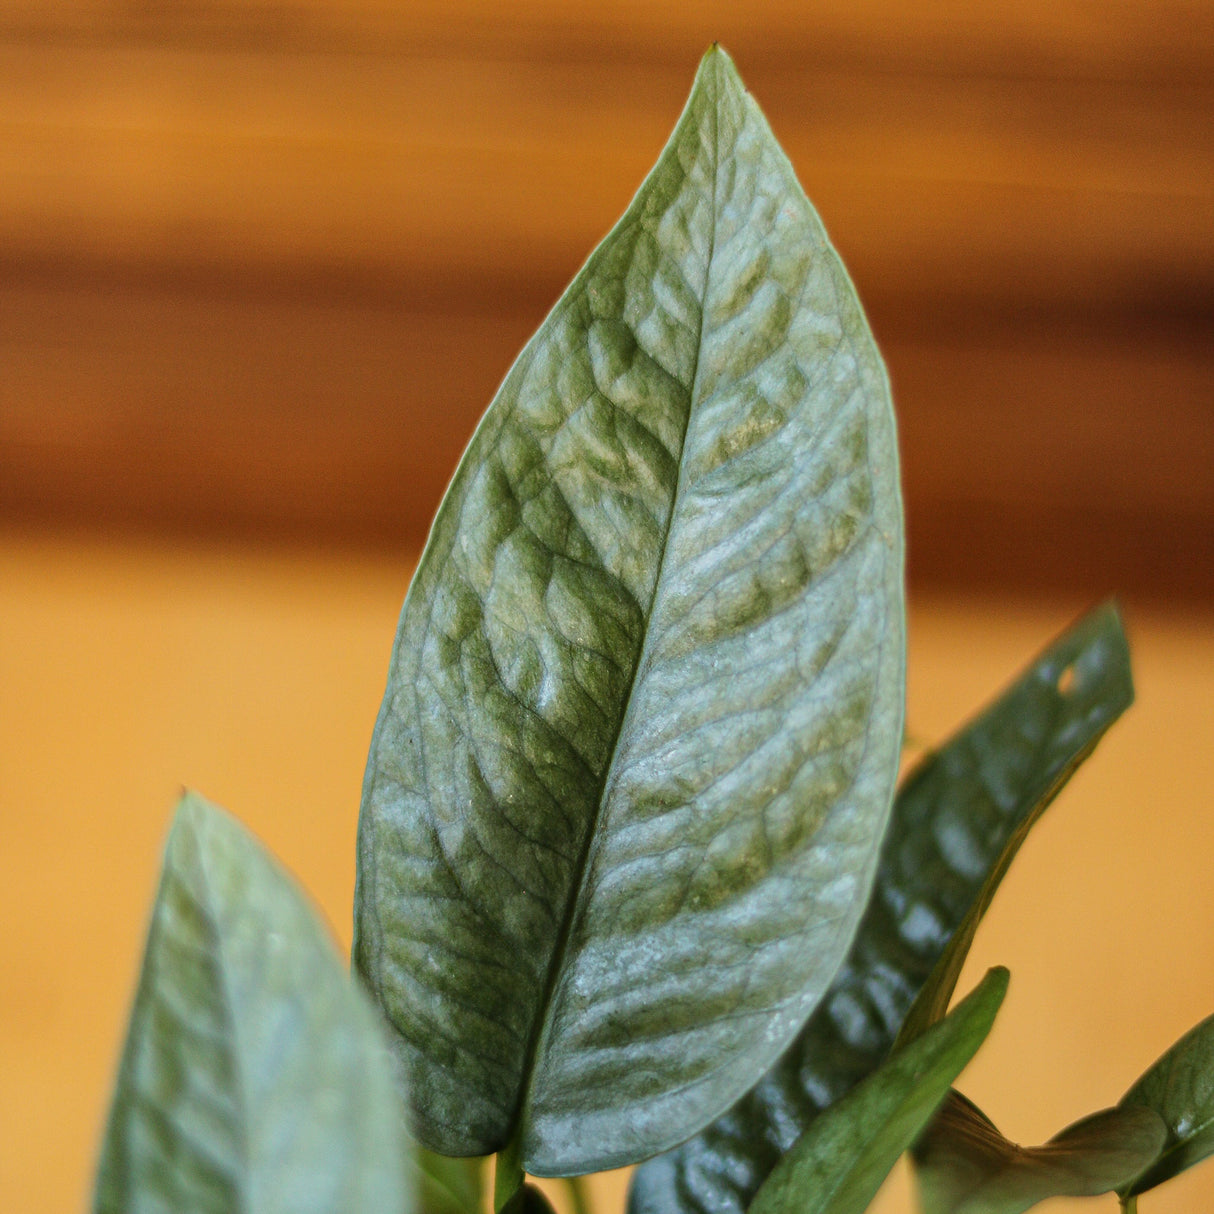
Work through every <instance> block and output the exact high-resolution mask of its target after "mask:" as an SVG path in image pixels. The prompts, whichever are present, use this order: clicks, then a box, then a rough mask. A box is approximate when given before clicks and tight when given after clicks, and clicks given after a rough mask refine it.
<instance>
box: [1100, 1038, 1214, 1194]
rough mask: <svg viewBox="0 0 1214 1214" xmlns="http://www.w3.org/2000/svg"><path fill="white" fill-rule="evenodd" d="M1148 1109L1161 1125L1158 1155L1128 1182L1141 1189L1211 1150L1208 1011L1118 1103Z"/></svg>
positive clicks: (1212, 1059) (1212, 1052)
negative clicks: (1163, 1140)
mask: <svg viewBox="0 0 1214 1214" xmlns="http://www.w3.org/2000/svg"><path fill="white" fill-rule="evenodd" d="M1133 1106H1142V1107H1145V1108H1148V1109H1152V1110H1154V1112H1156V1113H1157V1114H1158V1115H1159V1116H1160V1117H1161V1118H1162V1119H1163V1122H1164V1125H1165V1126H1166V1127H1167V1132H1168V1137H1167V1142H1166V1143H1165V1144H1164V1145H1163V1149H1162V1151H1161V1154H1160V1158H1159V1159H1158V1161H1156V1162H1155V1163H1154V1164H1153V1165H1152V1166H1151V1167H1150V1168H1149V1169H1148V1170H1146V1171H1145V1173H1144V1174H1143V1175H1141V1176H1139V1177H1137V1178H1135V1180H1134V1182H1133V1184H1132V1185H1130V1186H1129V1187H1128V1192H1130V1193H1145V1192H1146V1190H1147V1189H1153V1188H1154V1187H1155V1186H1156V1185H1158V1184H1162V1183H1163V1182H1164V1181H1165V1180H1170V1179H1171V1178H1172V1177H1173V1176H1176V1175H1179V1173H1181V1172H1183V1171H1185V1170H1186V1169H1188V1168H1191V1167H1192V1166H1193V1165H1194V1164H1195V1163H1200V1162H1201V1160H1203V1159H1206V1158H1207V1157H1208V1156H1210V1155H1211V1154H1214V1016H1208V1017H1207V1018H1206V1019H1205V1020H1203V1021H1201V1023H1200V1024H1197V1025H1194V1027H1193V1028H1191V1029H1190V1030H1189V1031H1188V1032H1187V1033H1186V1034H1185V1035H1184V1036H1183V1037H1181V1038H1180V1040H1179V1041H1177V1042H1176V1044H1175V1045H1173V1046H1172V1047H1171V1048H1170V1049H1169V1050H1167V1051H1166V1052H1165V1053H1164V1054H1163V1055H1162V1057H1160V1058H1159V1059H1158V1060H1157V1061H1156V1062H1154V1063H1153V1064H1152V1065H1151V1066H1150V1067H1148V1068H1147V1070H1146V1071H1145V1073H1144V1074H1142V1075H1141V1076H1140V1077H1139V1078H1138V1079H1137V1080H1136V1081H1135V1083H1134V1085H1133V1087H1131V1088H1130V1090H1129V1091H1128V1092H1126V1094H1125V1095H1124V1096H1123V1097H1122V1098H1121V1101H1120V1105H1119V1107H1121V1108H1130V1107H1133Z"/></svg>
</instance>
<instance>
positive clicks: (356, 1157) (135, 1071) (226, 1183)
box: [94, 795, 412, 1214]
mask: <svg viewBox="0 0 1214 1214" xmlns="http://www.w3.org/2000/svg"><path fill="white" fill-rule="evenodd" d="M392 1066H393V1063H392V1059H391V1055H390V1054H389V1052H388V1049H387V1047H386V1044H385V1038H384V1033H383V1031H382V1027H381V1025H380V1023H379V1018H378V1016H377V1015H376V1013H375V1011H374V1008H373V1007H372V1005H371V1003H370V1001H369V1000H367V999H366V998H365V996H364V995H363V994H362V992H361V991H359V990H358V989H356V987H355V986H354V984H353V983H352V982H351V981H350V978H349V975H348V973H347V972H346V970H345V967H344V965H343V964H342V962H341V960H340V959H339V957H338V956H337V953H336V951H335V950H334V948H333V945H332V943H331V942H330V940H329V938H328V935H327V933H326V932H325V930H324V928H323V927H322V926H321V925H320V923H319V922H318V921H317V918H316V915H315V913H314V912H313V910H312V909H311V907H310V906H309V905H308V904H307V902H306V901H305V900H304V898H303V896H302V895H301V894H300V893H299V892H298V890H297V889H296V888H295V886H294V884H293V883H292V882H291V880H290V879H289V878H288V877H287V876H286V875H285V874H284V873H283V872H282V870H281V869H280V868H279V867H278V866H277V865H276V864H275V863H274V861H273V860H271V859H270V857H269V856H268V855H267V854H266V853H265V851H264V850H263V849H262V848H261V847H260V845H259V844H258V843H257V842H256V841H255V840H254V839H253V838H252V837H251V836H250V835H249V834H248V832H246V831H245V830H244V828H243V827H241V826H240V825H238V824H237V823H236V822H235V821H234V820H233V819H231V818H229V817H228V816H227V815H226V814H225V813H223V812H222V811H221V810H218V809H215V808H214V807H212V806H210V805H208V804H207V803H206V802H205V801H203V800H202V799H201V798H200V797H197V796H194V795H187V796H186V797H185V798H184V799H183V800H182V802H181V804H180V806H179V807H178V810H177V816H176V819H175V821H174V823H173V829H172V832H171V833H170V835H169V842H168V847H167V850H166V853H165V860H164V871H163V874H162V877H161V881H160V889H159V892H158V894H157V897H156V904H155V908H154V910H153V912H152V923H151V928H150V930H149V932H148V941H147V949H146V952H145V955H144V960H143V970H142V973H141V976H140V979H139V987H138V991H137V993H136V996H135V1004H134V1008H133V1010H132V1013H131V1022H130V1029H129V1033H128V1036H127V1043H126V1049H125V1051H124V1054H123V1058H122V1063H121V1067H120V1070H119V1074H118V1082H117V1085H116V1088H115V1093H114V1101H113V1106H112V1109H111V1112H110V1119H109V1125H108V1127H107V1130H106V1136H105V1142H104V1145H103V1148H102V1155H101V1164H100V1170H99V1173H98V1179H97V1190H96V1197H95V1202H94V1210H96V1211H97V1212H98V1214H170V1212H172V1214H179V1212H180V1211H186V1210H188V1211H190V1212H191V1214H233V1212H234V1211H238V1210H250V1211H256V1212H257V1214H309V1212H312V1214H332V1212H333V1211H335V1210H341V1211H343V1214H364V1212H365V1214H386V1212H398V1211H407V1210H409V1209H411V1208H412V1201H411V1198H410V1191H409V1188H408V1185H407V1183H406V1179H405V1167H406V1165H405V1154H404V1136H403V1133H402V1128H403V1116H402V1108H401V1104H400V1101H399V1097H398V1096H397V1091H396V1085H395V1083H394V1081H393V1078H392Z"/></svg>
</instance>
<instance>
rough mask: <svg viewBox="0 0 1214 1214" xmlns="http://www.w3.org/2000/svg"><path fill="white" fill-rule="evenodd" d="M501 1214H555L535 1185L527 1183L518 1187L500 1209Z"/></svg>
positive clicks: (549, 1203) (550, 1204)
mask: <svg viewBox="0 0 1214 1214" xmlns="http://www.w3.org/2000/svg"><path fill="white" fill-rule="evenodd" d="M501 1214H556V1211H555V1210H554V1209H553V1208H552V1203H551V1202H550V1201H549V1200H548V1198H547V1197H545V1196H544V1194H543V1193H542V1192H541V1191H540V1190H539V1189H537V1188H536V1187H535V1185H533V1184H530V1183H527V1184H522V1185H520V1186H519V1187H518V1189H517V1190H516V1192H515V1194H514V1196H513V1197H512V1198H511V1199H510V1200H509V1201H508V1202H507V1203H506V1204H505V1205H504V1206H503V1207H502V1210H501Z"/></svg>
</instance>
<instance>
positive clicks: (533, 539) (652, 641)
mask: <svg viewBox="0 0 1214 1214" xmlns="http://www.w3.org/2000/svg"><path fill="white" fill-rule="evenodd" d="M903 669H904V620H903V593H902V523H901V507H900V501H899V490H898V481H897V456H896V450H895V435H894V422H893V415H892V411H891V408H890V401H889V394H888V386H887V382H886V378H885V374H884V370H883V368H882V365H881V362H880V359H879V357H878V355H877V352H876V348H875V346H874V344H873V341H872V337H871V335H870V333H869V331H868V328H867V325H866V324H865V321H864V318H863V315H862V313H861V310H860V306H859V304H858V303H857V301H856V298H855V294H854V292H853V290H852V288H851V285H850V283H849V281H848V278H847V275H846V273H845V272H844V270H843V268H842V266H841V264H840V262H839V260H838V257H837V256H836V255H835V253H834V252H833V251H832V249H831V248H830V246H829V244H828V243H827V241H826V237H825V235H824V234H823V231H822V227H821V224H820V222H819V220H818V218H817V216H816V215H815V213H814V211H813V209H812V208H811V206H810V204H809V202H808V201H807V200H806V198H805V195H804V193H803V192H802V190H801V188H800V186H799V185H798V184H797V181H796V178H795V176H794V175H793V171H792V168H791V166H790V165H789V163H788V160H787V158H786V157H785V156H784V153H783V152H782V151H781V150H780V148H779V146H778V145H777V143H776V142H775V139H774V138H773V136H772V134H771V131H770V129H769V128H768V126H767V123H766V121H765V120H764V118H763V116H762V114H761V113H760V111H759V109H758V107H757V106H756V104H755V103H754V101H753V100H752V99H751V98H750V97H749V96H748V95H747V93H746V91H745V89H744V88H743V86H742V84H741V82H740V80H739V79H738V76H737V74H736V72H735V70H734V68H733V65H732V63H731V62H730V60H729V59H728V57H727V56H726V55H725V54H724V53H723V52H722V51H720V50H718V49H716V48H714V49H713V50H711V51H710V52H709V53H708V55H707V56H705V59H704V62H703V64H702V65H701V68H700V71H699V74H698V75H697V77H696V81H695V86H694V88H693V90H692V94H691V97H690V100H689V101H688V103H687V107H686V109H685V111H684V113H683V115H682V117H681V119H680V120H679V123H678V126H677V127H676V129H675V131H674V134H673V135H672V137H671V140H670V142H669V144H668V145H667V147H666V148H665V150H664V151H663V152H662V155H661V157H660V159H659V160H658V163H657V165H656V166H655V168H654V169H653V171H652V172H651V174H650V175H649V177H648V178H647V179H646V180H645V182H644V184H643V185H642V186H641V189H640V191H639V193H638V194H637V196H636V198H635V199H634V201H633V202H632V204H631V206H630V207H629V209H628V211H627V212H626V214H625V215H624V217H623V218H622V219H621V220H620V222H619V224H618V225H617V226H616V227H615V228H614V229H613V230H612V232H611V233H610V234H609V235H608V236H607V238H606V239H605V240H604V242H603V243H602V244H601V245H600V246H599V248H598V249H597V250H596V251H595V252H594V254H593V255H592V256H591V258H590V260H589V261H588V262H587V264H586V265H585V267H584V268H583V269H582V270H581V272H580V273H579V274H578V276H577V278H576V279H575V280H574V282H573V284H572V285H571V286H570V287H569V289H568V290H567V291H566V293H565V295H564V296H563V297H562V299H561V300H560V302H559V303H558V304H557V305H556V307H555V309H554V310H553V312H552V313H551V314H550V315H549V317H548V318H547V320H546V321H545V322H544V324H543V326H542V327H541V329H540V330H539V331H538V333H537V334H536V335H535V337H534V338H533V339H532V341H531V342H530V343H529V344H528V346H527V347H526V349H525V350H524V351H523V353H522V355H521V356H520V358H519V360H518V362H517V363H516V364H515V366H514V367H513V368H512V370H511V371H510V373H509V375H508V376H507V378H506V380H505V382H504V384H503V385H502V388H501V390H500V391H499V393H498V396H497V398H496V399H495V401H494V402H493V404H492V406H491V407H490V409H489V411H488V413H487V414H486V416H485V418H484V420H483V421H482V423H481V425H480V427H479V429H478V430H477V433H476V435H475V437H474V438H473V440H472V443H471V445H470V446H469V448H468V451H467V452H466V454H465V456H464V459H463V461H462V463H461V464H460V467H459V470H458V471H457V473H456V475H455V478H454V480H453V482H452V484H451V487H450V489H449V490H448V493H447V496H446V498H445V500H444V502H443V505H442V507H441V509H440V511H439V514H438V516H437V519H436V521H435V523H434V528H433V530H432V532H431V535H430V540H429V543H428V545H427V548H426V551H425V553H424V555H423V557H422V560H421V563H420V565H419V568H418V572H417V575H416V577H415V579H414V582H413V585H412V587H411V588H410V591H409V595H408V598H407V600H406V602H405V607H404V611H403V614H402V617H401V624H400V629H399V633H398V636H397V641H396V647H395V650H394V654H393V660H392V666H391V670H390V673H389V680H388V689H387V694H386V696H385V699H384V704H383V708H382V710H381V713H380V718H379V721H378V724H377V726H376V731H375V737H374V740H373V743H372V748H371V756H370V761H369V764H368V770H367V777H366V782H365V785H364V795H363V805H362V815H361V819H360V828H359V881H358V892H357V896H356V908H355V920H356V944H355V960H356V964H357V965H358V967H359V969H360V970H361V972H362V973H363V974H364V975H365V976H366V978H367V981H368V982H369V984H370V986H371V987H372V989H373V990H374V991H375V992H376V994H377V995H378V998H379V999H380V1001H381V1003H382V1005H383V1007H384V1009H385V1011H386V1014H387V1016H388V1019H389V1020H390V1021H391V1022H392V1023H393V1024H394V1025H395V1027H396V1030H397V1049H398V1053H399V1056H400V1058H401V1059H402V1061H403V1063H404V1064H405V1069H406V1071H407V1073H408V1074H409V1076H410V1078H411V1081H412V1082H411V1090H412V1092H413V1094H414V1102H415V1106H416V1107H415V1129H416V1132H417V1134H418V1136H419V1138H420V1139H421V1141H422V1142H423V1143H424V1144H425V1145H427V1146H429V1147H431V1148H433V1149H435V1150H439V1151H443V1152H445V1153H448V1154H479V1153H484V1152H488V1151H493V1150H496V1149H499V1148H501V1147H502V1146H503V1145H504V1144H506V1143H507V1142H511V1143H515V1144H518V1145H517V1146H512V1152H516V1153H517V1154H518V1156H519V1157H520V1158H521V1162H522V1164H523V1166H524V1167H525V1168H526V1170H527V1171H529V1172H532V1173H536V1174H541V1175H542V1174H553V1173H562V1172H584V1171H591V1170H595V1169H599V1168H606V1167H613V1166H616V1165H619V1164H623V1163H626V1162H629V1161H633V1160H636V1159H638V1158H641V1157H644V1156H645V1155H648V1154H651V1153H653V1152H654V1151H657V1150H662V1149H665V1148H666V1147H668V1146H671V1145H673V1144H674V1143H675V1142H678V1141H679V1140H680V1139H683V1138H686V1137H687V1136H688V1135H689V1134H691V1133H694V1132H695V1131H696V1130H697V1129H699V1128H700V1127H701V1126H702V1125H704V1124H706V1123H707V1122H708V1121H709V1120H711V1119H712V1117H714V1116H715V1115H716V1114H717V1113H719V1112H720V1111H721V1109H723V1108H725V1107H727V1106H728V1104H729V1103H730V1102H731V1101H733V1100H734V1099H736V1098H737V1097H738V1096H739V1095H741V1094H742V1092H744V1091H745V1090H746V1088H748V1087H749V1086H750V1085H751V1084H752V1083H754V1081H755V1079H756V1078H757V1077H758V1076H759V1075H761V1074H762V1073H763V1071H764V1070H765V1069H766V1068H767V1067H768V1066H770V1064H771V1063H772V1062H773V1061H774V1060H775V1058H776V1057H777V1056H778V1054H779V1053H780V1051H781V1050H782V1049H783V1048H784V1047H785V1046H787V1044H788V1043H789V1041H790V1040H791V1039H792V1037H793V1036H794V1034H795V1033H796V1031H797V1029H798V1028H799V1027H800V1026H801V1024H802V1023H803V1022H804V1020H805V1018H806V1016H807V1015H808V1014H809V1013H810V1011H811V1010H812V1008H813V1007H814V1006H815V1004H816V1003H817V1001H818V1000H819V999H820V997H821V995H822V994H823V992H824V991H825V990H826V988H827V986H828V985H829V983H830V980H831V979H832V978H833V976H834V974H835V972H836V970H837V969H838V966H839V964H840V962H841V961H842V959H843V957H844V955H845V953H846V951H847V948H848V946H849V944H850V941H851V937H852V934H853V932H854V930H855V925H856V922H857V920H858V918H859V916H860V913H861V911H862V909H863V906H864V903H865V901H866V900H867V896H868V892H869V889H870V887H871V881H872V874H873V870H874V868H875V865H876V858H877V849H878V845H879V841H880V837H881V834H882V832H883V829H884V826H885V822H886V819H887V817H888V812H889V806H890V802H891V799H892V793H893V784H894V780H895V772H896V767H897V763H898V750H899V746H900V740H901V729H902V702H903Z"/></svg>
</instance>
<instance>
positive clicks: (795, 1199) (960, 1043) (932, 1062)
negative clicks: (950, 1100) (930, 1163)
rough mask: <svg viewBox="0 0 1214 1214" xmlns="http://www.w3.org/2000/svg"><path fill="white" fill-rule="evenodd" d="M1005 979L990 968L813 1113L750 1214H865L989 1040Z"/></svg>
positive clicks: (1005, 989) (1005, 990)
mask: <svg viewBox="0 0 1214 1214" xmlns="http://www.w3.org/2000/svg"><path fill="white" fill-rule="evenodd" d="M1007 982H1008V973H1007V970H1000V969H995V970H991V971H990V972H989V973H988V974H987V975H986V977H985V978H983V980H982V982H981V983H979V985H978V986H977V987H976V988H975V989H974V990H973V991H972V992H971V993H970V995H969V996H967V997H966V998H965V999H963V1000H962V1001H961V1002H960V1003H959V1004H958V1005H957V1007H956V1008H955V1009H954V1010H953V1012H952V1013H951V1014H950V1015H949V1016H947V1017H946V1018H945V1019H944V1020H943V1021H941V1022H940V1023H938V1024H936V1025H934V1026H933V1027H932V1028H931V1030H930V1031H929V1032H928V1033H926V1034H925V1035H924V1036H922V1037H920V1038H918V1039H917V1040H915V1041H913V1042H911V1043H910V1044H909V1045H908V1046H906V1047H905V1048H904V1049H902V1050H898V1051H896V1052H895V1053H894V1054H893V1055H892V1056H891V1057H890V1058H889V1060H888V1061H887V1062H886V1063H885V1064H884V1065H883V1066H881V1067H880V1068H879V1069H878V1070H876V1071H874V1072H873V1073H872V1074H871V1075H869V1076H868V1077H867V1078H865V1079H864V1080H863V1082H861V1083H860V1084H859V1085H858V1086H857V1087H855V1088H853V1089H852V1091H850V1092H849V1093H848V1094H847V1095H846V1096H844V1097H843V1099H842V1100H840V1101H839V1102H838V1103H837V1104H834V1105H832V1106H831V1107H830V1108H829V1109H828V1110H827V1111H826V1112H825V1113H824V1114H823V1115H822V1116H821V1117H819V1118H817V1119H816V1120H815V1121H814V1123H813V1124H812V1125H811V1126H810V1127H809V1129H808V1130H806V1131H805V1133H804V1134H803V1135H802V1136H801V1137H800V1138H799V1139H798V1140H797V1142H796V1145H795V1146H793V1148H792V1149H791V1150H790V1151H789V1152H788V1153H787V1154H786V1155H785V1156H784V1157H783V1158H782V1159H781V1160H780V1162H779V1164H778V1165H777V1166H776V1168H775V1170H774V1171H773V1172H772V1174H771V1175H770V1176H769V1177H768V1178H767V1180H766V1181H765V1182H764V1184H763V1185H762V1187H761V1188H760V1189H759V1191H758V1193H757V1194H756V1195H755V1199H754V1202H753V1203H752V1205H751V1207H750V1209H751V1214H862V1211H864V1210H866V1209H867V1208H868V1205H869V1202H871V1201H872V1199H873V1197H875V1196H876V1193H877V1190H878V1189H879V1188H880V1187H881V1183H882V1181H883V1180H884V1179H885V1177H886V1176H887V1175H888V1174H889V1171H890V1169H891V1168H892V1167H893V1166H894V1164H895V1163H896V1162H897V1161H898V1157H899V1156H900V1155H901V1154H902V1152H903V1151H905V1150H906V1149H907V1148H908V1147H909V1146H910V1145H911V1143H912V1142H914V1140H915V1138H916V1137H917V1136H918V1134H919V1132H920V1130H921V1129H922V1128H923V1126H924V1125H925V1124H926V1123H927V1121H928V1119H929V1118H930V1117H931V1116H932V1113H933V1112H934V1111H935V1109H936V1108H937V1106H938V1105H939V1104H940V1102H941V1100H943V1099H944V1097H945V1095H946V1094H947V1092H948V1090H949V1085H950V1084H951V1083H952V1082H953V1080H954V1079H956V1078H957V1076H958V1075H959V1074H960V1073H961V1071H962V1070H963V1068H964V1067H965V1066H966V1064H967V1063H968V1062H969V1060H970V1059H971V1058H972V1057H973V1056H974V1054H975V1053H976V1052H977V1050H978V1047H979V1046H980V1045H981V1044H982V1043H983V1041H985V1040H986V1036H987V1034H988V1033H989V1032H990V1029H991V1025H992V1024H993V1023H994V1020H995V1013H996V1012H997V1011H998V1010H999V1006H1000V1004H1001V1003H1002V1002H1003V997H1004V995H1005V994H1006V992H1007Z"/></svg>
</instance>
